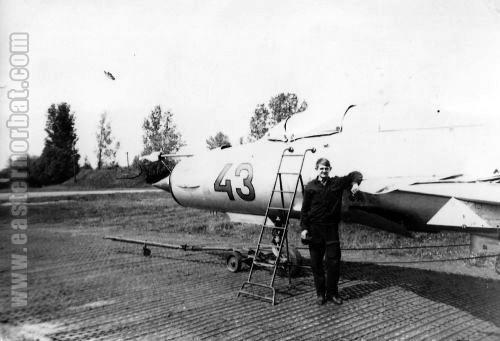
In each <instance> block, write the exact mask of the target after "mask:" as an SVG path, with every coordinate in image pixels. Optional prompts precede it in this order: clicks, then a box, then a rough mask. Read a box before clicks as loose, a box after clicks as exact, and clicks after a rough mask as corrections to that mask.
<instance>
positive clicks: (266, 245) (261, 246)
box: [249, 244, 278, 258]
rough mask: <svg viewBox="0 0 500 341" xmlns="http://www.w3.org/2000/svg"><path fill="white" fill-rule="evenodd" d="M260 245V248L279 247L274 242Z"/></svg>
mask: <svg viewBox="0 0 500 341" xmlns="http://www.w3.org/2000/svg"><path fill="white" fill-rule="evenodd" d="M258 246H259V250H262V249H263V248H266V249H271V248H273V247H278V245H274V244H259V245H258ZM252 256H253V255H252ZM249 258H250V256H249Z"/></svg>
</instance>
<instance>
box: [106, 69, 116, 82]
mask: <svg viewBox="0 0 500 341" xmlns="http://www.w3.org/2000/svg"><path fill="white" fill-rule="evenodd" d="M104 75H105V76H106V77H108V78H109V79H111V80H113V81H114V80H115V76H113V74H112V73H111V72H109V71H106V70H104Z"/></svg>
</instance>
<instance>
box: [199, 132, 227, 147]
mask: <svg viewBox="0 0 500 341" xmlns="http://www.w3.org/2000/svg"><path fill="white" fill-rule="evenodd" d="M205 141H206V142H207V148H208V149H215V148H219V147H223V146H231V143H230V142H229V137H228V136H227V135H226V134H224V133H223V132H222V131H219V132H218V133H217V134H215V136H210V137H209V138H208V139H206V140H205Z"/></svg>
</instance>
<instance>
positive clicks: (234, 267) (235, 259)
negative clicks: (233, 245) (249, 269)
mask: <svg viewBox="0 0 500 341" xmlns="http://www.w3.org/2000/svg"><path fill="white" fill-rule="evenodd" d="M241 259H242V257H241V253H239V252H238V251H233V252H232V253H231V254H230V255H229V256H227V258H226V266H227V269H228V270H229V271H231V272H238V271H240V270H241Z"/></svg>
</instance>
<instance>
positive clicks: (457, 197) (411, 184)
mask: <svg viewBox="0 0 500 341" xmlns="http://www.w3.org/2000/svg"><path fill="white" fill-rule="evenodd" d="M392 180H394V181H392V182H391V181H387V179H386V181H385V184H384V182H383V181H382V180H372V181H370V180H367V181H364V182H363V184H362V188H361V189H362V191H363V192H364V193H366V194H367V196H366V198H367V202H366V203H364V204H362V205H360V206H358V209H361V210H365V211H370V210H377V209H381V208H383V211H384V212H386V213H387V212H392V213H391V214H390V215H391V216H400V217H403V216H404V217H405V219H407V220H408V221H410V222H411V223H410V224H409V225H408V227H409V226H411V225H413V226H417V225H419V226H426V229H428V230H436V231H437V230H441V228H445V229H450V230H457V231H467V232H473V231H477V232H481V233H483V232H485V233H488V234H490V233H498V231H499V230H500V176H498V175H495V176H491V177H488V178H476V179H473V180H471V179H470V178H467V177H465V176H463V175H456V176H451V177H445V178H440V179H434V180H431V181H429V180H425V179H419V180H417V179H406V180H405V179H392ZM415 180H417V181H415ZM395 213H398V214H395ZM417 230H418V229H417Z"/></svg>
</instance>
